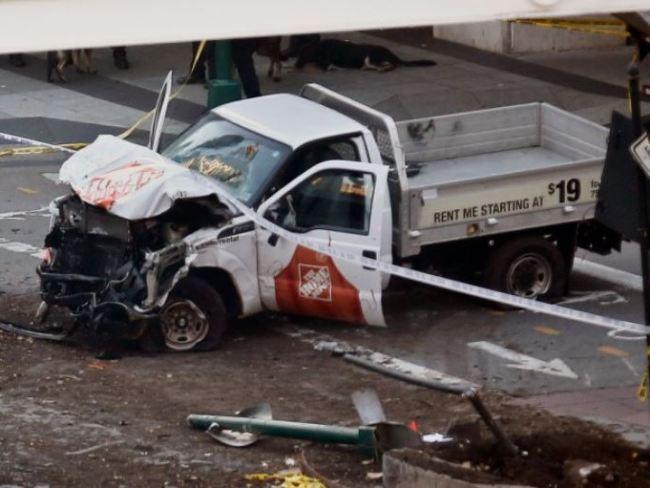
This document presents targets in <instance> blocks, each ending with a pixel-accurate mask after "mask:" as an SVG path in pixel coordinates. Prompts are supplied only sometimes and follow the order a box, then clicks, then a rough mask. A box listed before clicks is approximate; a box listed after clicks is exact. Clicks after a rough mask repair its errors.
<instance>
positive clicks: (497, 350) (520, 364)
mask: <svg viewBox="0 0 650 488" xmlns="http://www.w3.org/2000/svg"><path fill="white" fill-rule="evenodd" d="M467 345H468V346H469V347H471V348H473V349H479V350H481V351H485V352H487V353H489V354H493V355H495V356H497V357H500V358H502V359H505V360H506V361H511V363H510V364H506V367H507V368H514V369H523V370H526V371H535V372H537V373H544V374H549V375H552V376H560V377H562V378H570V379H573V380H577V379H578V375H577V374H575V373H574V372H573V371H571V368H569V367H568V366H567V365H566V364H565V363H564V361H562V360H561V359H559V358H557V359H552V360H550V361H543V360H541V359H537V358H534V357H532V356H527V355H525V354H521V353H518V352H515V351H511V350H510V349H506V348H505V347H501V346H499V345H497V344H492V343H491V342H485V341H480V342H470V343H468V344H467Z"/></svg>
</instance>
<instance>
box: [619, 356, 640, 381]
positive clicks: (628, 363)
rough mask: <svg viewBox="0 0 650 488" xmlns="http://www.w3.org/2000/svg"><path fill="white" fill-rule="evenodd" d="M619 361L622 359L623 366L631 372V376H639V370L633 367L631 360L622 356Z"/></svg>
mask: <svg viewBox="0 0 650 488" xmlns="http://www.w3.org/2000/svg"><path fill="white" fill-rule="evenodd" d="M621 361H623V364H624V365H625V367H626V368H627V369H629V370H630V371H631V372H632V376H634V377H635V378H638V377H640V376H641V375H640V374H639V372H638V371H637V370H636V368H635V367H634V365H633V364H632V361H630V360H629V359H628V358H626V357H622V358H621Z"/></svg>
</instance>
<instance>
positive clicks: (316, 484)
mask: <svg viewBox="0 0 650 488" xmlns="http://www.w3.org/2000/svg"><path fill="white" fill-rule="evenodd" d="M245 478H246V479H247V480H248V481H277V482H280V484H279V485H278V484H274V485H272V486H276V487H278V488H327V487H326V485H324V484H323V483H321V482H320V480H318V479H316V478H312V477H310V476H305V475H304V474H302V473H301V472H300V470H297V469H296V470H286V471H278V472H277V473H273V474H267V473H253V474H247V475H246V476H245ZM265 486H268V485H265Z"/></svg>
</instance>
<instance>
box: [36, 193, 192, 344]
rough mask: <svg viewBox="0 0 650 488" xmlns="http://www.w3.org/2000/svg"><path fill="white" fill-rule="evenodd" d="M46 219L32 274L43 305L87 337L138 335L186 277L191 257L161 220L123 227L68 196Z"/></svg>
mask: <svg viewBox="0 0 650 488" xmlns="http://www.w3.org/2000/svg"><path fill="white" fill-rule="evenodd" d="M53 214H54V218H53V222H52V225H51V230H50V233H49V234H48V236H47V238H46V241H45V245H46V249H47V252H46V253H45V256H46V259H45V260H44V261H43V262H42V263H41V265H40V266H39V268H38V269H37V273H38V275H39V277H40V283H41V286H40V291H41V297H42V299H43V301H44V302H45V303H47V304H48V305H57V306H62V307H65V308H67V309H68V310H69V311H70V313H71V314H72V316H73V317H74V318H75V322H76V324H77V325H84V326H91V328H92V329H93V330H94V331H95V332H100V333H110V334H112V335H117V336H121V337H127V338H138V337H139V336H141V335H142V333H143V332H144V331H145V330H146V328H147V327H148V326H149V325H150V323H151V322H155V321H156V320H157V319H158V314H159V312H160V310H161V309H162V307H163V306H164V305H165V302H166V300H167V297H168V295H169V293H170V292H171V290H172V289H173V287H174V286H175V285H176V283H178V281H179V280H181V279H182V278H184V277H185V276H186V275H187V274H188V272H189V269H190V266H191V263H192V261H193V259H194V256H195V255H194V254H193V252H192V250H191V248H190V246H189V245H188V244H187V243H186V242H185V241H184V240H183V237H184V236H182V235H181V234H173V232H172V231H171V230H170V228H171V227H173V226H172V225H171V224H170V223H169V222H167V221H165V220H164V219H163V220H160V221H159V220H156V221H151V222H135V223H134V222H130V221H127V220H125V219H122V218H120V217H116V216H113V215H111V214H109V213H107V212H106V211H104V210H103V209H100V208H97V207H93V206H91V205H88V204H86V203H84V202H81V201H80V200H79V199H78V198H76V197H74V196H71V197H68V198H67V199H62V200H60V201H58V202H57V205H56V209H55V211H54V212H53ZM174 228H176V227H174ZM162 234H165V235H166V237H165V238H163V237H161V235H162ZM165 241H167V242H165ZM168 241H173V242H168ZM154 246H157V247H160V246H162V247H160V248H159V249H157V250H152V249H151V248H152V247H154Z"/></svg>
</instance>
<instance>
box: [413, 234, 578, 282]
mask: <svg viewBox="0 0 650 488" xmlns="http://www.w3.org/2000/svg"><path fill="white" fill-rule="evenodd" d="M576 232H577V225H576V224H573V223H571V224H560V225H554V226H547V227H539V228H533V229H524V230H520V231H514V232H508V233H504V234H494V235H488V236H480V237H476V238H472V239H466V240H460V241H453V242H449V243H444V244H433V245H431V246H428V247H426V248H423V252H422V253H421V255H420V256H418V258H416V261H415V267H416V268H417V269H426V266H427V265H429V264H433V266H434V268H435V269H436V270H437V271H441V272H442V273H443V274H449V275H451V276H456V277H463V276H467V275H470V274H473V273H475V272H476V271H477V270H482V269H483V266H484V265H485V263H486V262H488V261H489V259H490V256H491V255H493V254H494V252H495V251H496V250H497V249H498V248H499V247H500V246H502V245H504V244H506V243H508V242H511V241H512V240H513V239H519V238H524V237H532V236H539V237H542V238H544V239H546V240H548V241H549V242H552V243H553V244H554V245H556V246H557V247H558V249H559V250H560V252H561V253H562V255H563V257H564V259H565V262H566V264H567V267H568V268H569V269H570V268H571V263H572V262H573V254H574V252H575V247H576ZM458 256H463V259H459V258H458Z"/></svg>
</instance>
